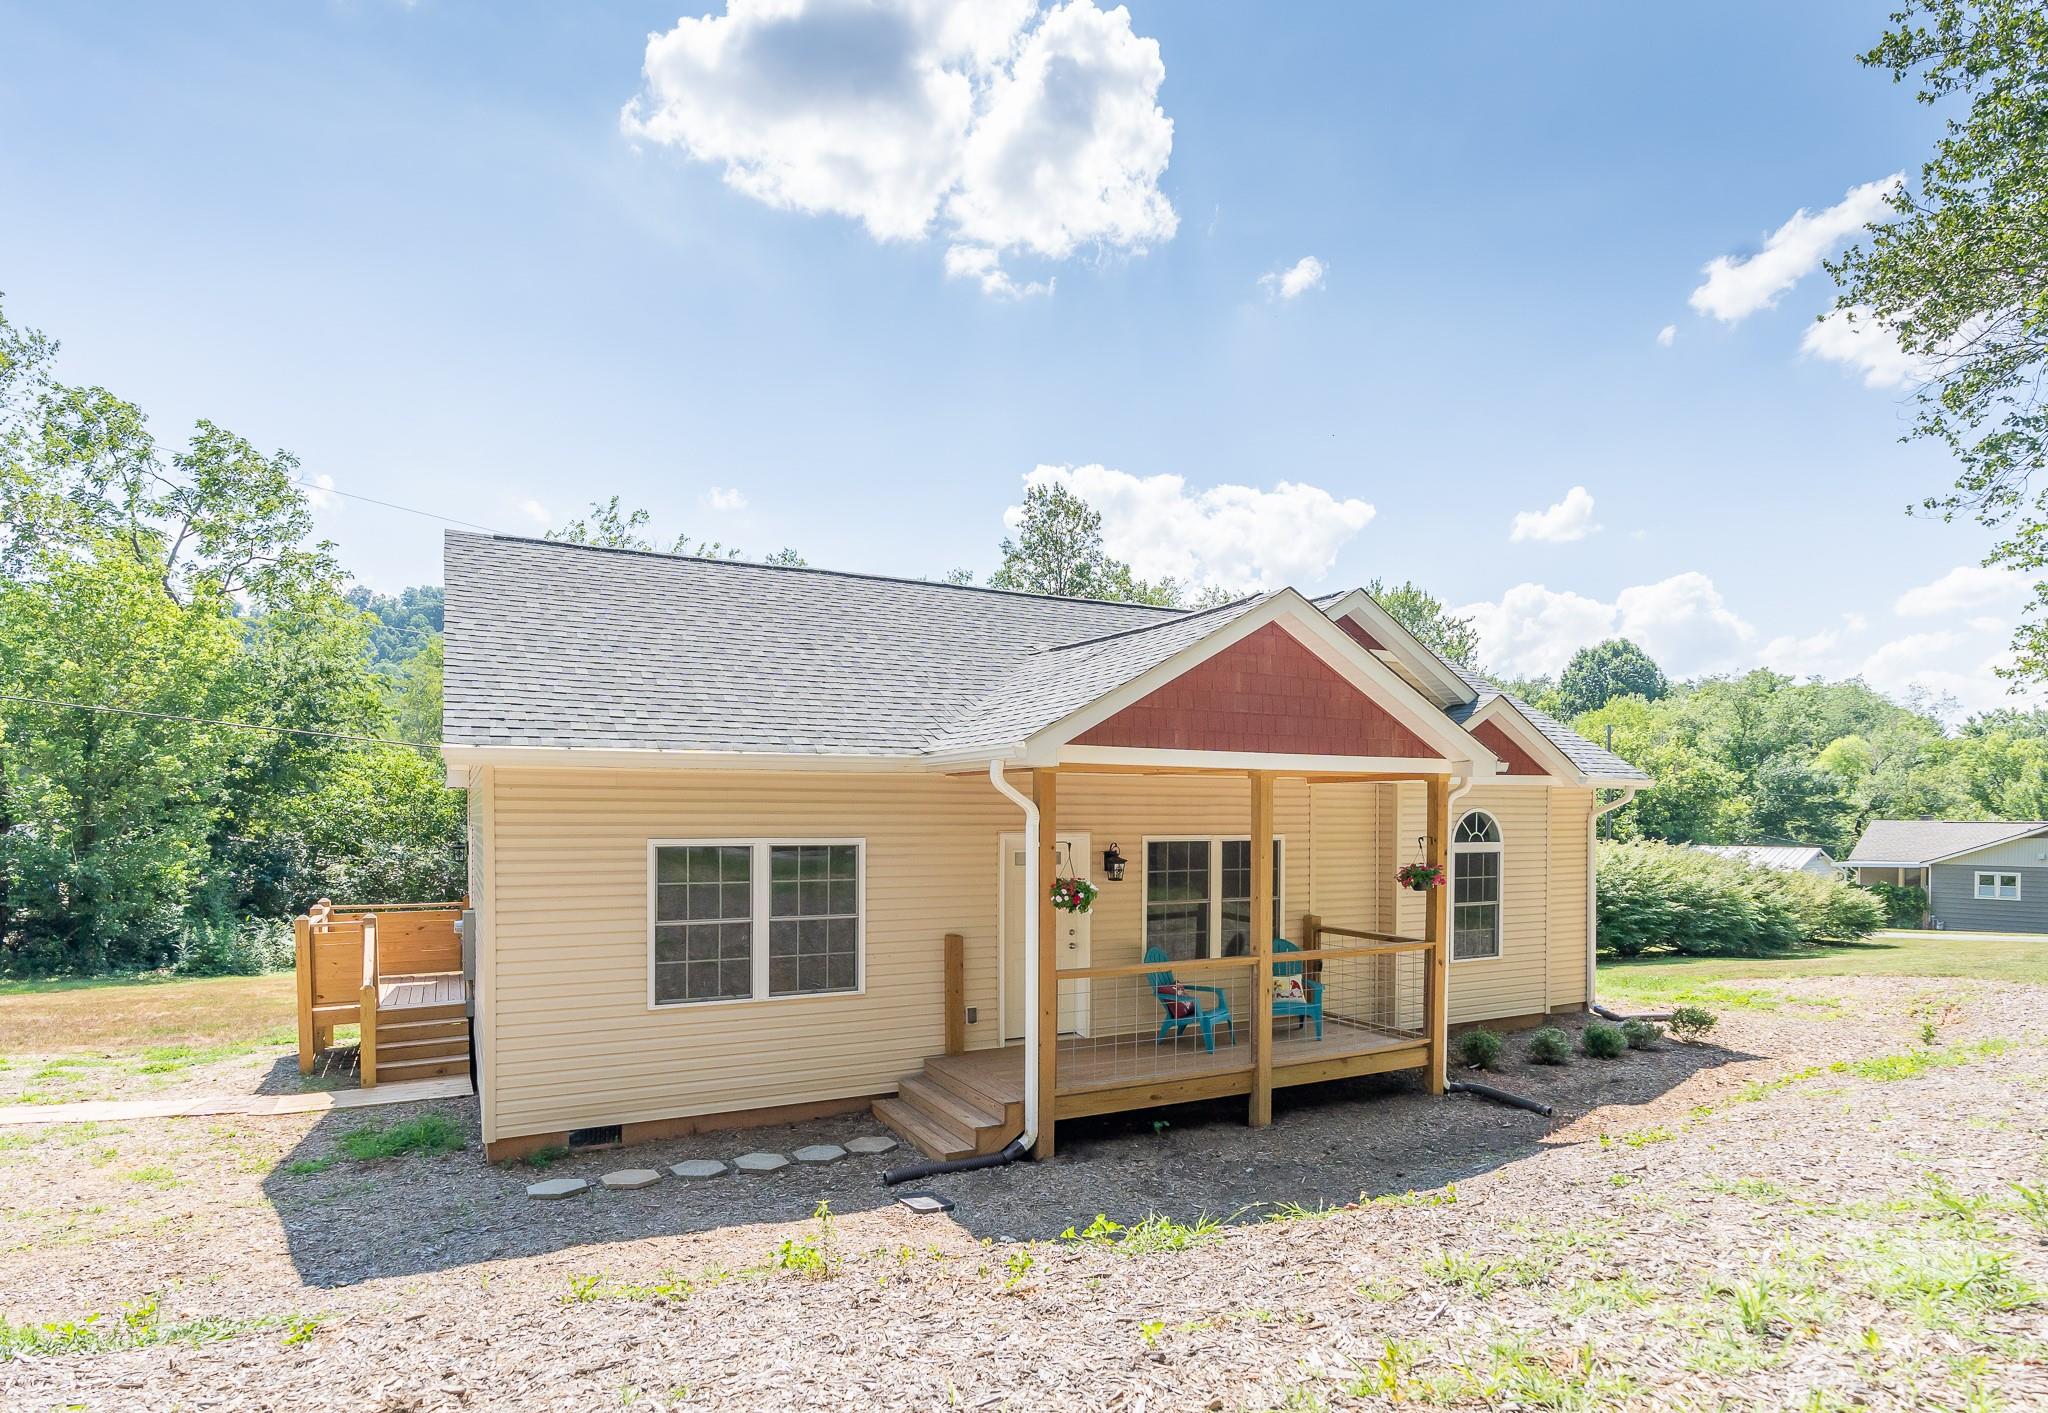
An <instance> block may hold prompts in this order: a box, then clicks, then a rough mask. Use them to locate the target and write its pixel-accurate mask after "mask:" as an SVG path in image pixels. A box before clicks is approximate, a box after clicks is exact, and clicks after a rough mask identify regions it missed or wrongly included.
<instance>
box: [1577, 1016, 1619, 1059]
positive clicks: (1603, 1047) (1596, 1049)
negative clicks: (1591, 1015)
mask: <svg viewBox="0 0 2048 1413" xmlns="http://www.w3.org/2000/svg"><path fill="white" fill-rule="evenodd" d="M1579 1046H1580V1048H1581V1049H1583V1050H1584V1051H1585V1052H1586V1053H1587V1054H1588V1055H1590V1056H1592V1057H1593V1058H1594V1059H1596V1060H1612V1059H1616V1058H1619V1056H1620V1055H1621V1053H1622V1052H1623V1051H1624V1050H1626V1049H1628V1037H1627V1036H1626V1035H1624V1034H1622V1030H1621V1027H1620V1026H1618V1025H1608V1024H1607V1023H1606V1022H1604V1021H1594V1022H1593V1023H1592V1024H1590V1025H1588V1026H1587V1027H1586V1028H1585V1030H1583V1031H1582V1032H1580V1034H1579Z"/></svg>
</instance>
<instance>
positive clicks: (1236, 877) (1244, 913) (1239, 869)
mask: <svg viewBox="0 0 2048 1413" xmlns="http://www.w3.org/2000/svg"><path fill="white" fill-rule="evenodd" d="M1222 907H1223V955H1224V956H1226V957H1242V956H1245V955H1247V954H1249V953H1250V951H1251V946H1252V844H1251V840H1249V839H1225V840H1224V841H1223V904H1222ZM1273 935H1274V936H1275V937H1281V936H1285V935H1286V934H1285V932H1284V930H1283V929H1282V928H1281V926H1280V841H1279V840H1278V839H1275V840H1274V841H1273Z"/></svg>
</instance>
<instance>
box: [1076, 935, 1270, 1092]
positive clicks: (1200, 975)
mask: <svg viewBox="0 0 2048 1413" xmlns="http://www.w3.org/2000/svg"><path fill="white" fill-rule="evenodd" d="M1103 971H1107V972H1108V973H1109V974H1107V975H1104V974H1100V973H1101V972H1103ZM1255 973H1256V964H1255V963H1254V962H1253V960H1252V959H1251V958H1249V957H1245V958H1231V959H1228V960H1221V961H1202V962H1192V963H1176V964H1173V965H1171V966H1162V967H1161V968H1160V969H1158V970H1156V971H1151V972H1141V973H1137V974H1131V969H1130V968H1107V969H1097V971H1096V973H1095V974H1090V973H1089V972H1087V971H1086V970H1084V971H1083V972H1082V973H1081V974H1078V975H1069V974H1062V975H1061V977H1060V979H1059V987H1060V1035H1059V1042H1058V1054H1057V1057H1056V1059H1055V1064H1056V1066H1057V1071H1058V1083H1059V1088H1060V1089H1061V1090H1062V1091H1072V1090H1076V1089H1090V1088H1099V1087H1101V1086H1104V1085H1114V1084H1129V1083H1136V1082H1139V1081H1143V1080H1151V1079H1160V1078H1169V1079H1170V1078H1181V1077H1189V1078H1191V1077H1193V1076H1196V1075H1202V1074H1216V1073H1220V1072H1223V1071H1227V1070H1238V1069H1249V1068H1251V1066H1252V1063H1253V1053H1252V1020H1253V1016H1252V981H1253V977H1254V975H1255Z"/></svg>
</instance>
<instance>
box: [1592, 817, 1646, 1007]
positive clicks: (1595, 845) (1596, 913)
mask: <svg viewBox="0 0 2048 1413" xmlns="http://www.w3.org/2000/svg"><path fill="white" fill-rule="evenodd" d="M1640 789H1642V786H1640V785H1624V786H1622V787H1621V798H1620V799H1618V800H1613V801H1610V802H1609V803H1607V804H1604V805H1600V804H1596V805H1595V807H1594V810H1593V817H1592V818H1591V819H1590V820H1588V821H1587V823H1586V1009H1587V1010H1589V1011H1590V1010H1592V1009H1593V1002H1594V1000H1595V999H1596V998H1595V996H1594V994H1593V983H1594V980H1595V978H1596V977H1597V976H1598V975H1599V947H1600V937H1599V931H1600V816H1601V815H1603V814H1613V813H1614V812H1615V811H1616V810H1618V809H1620V808H1621V807H1622V806H1623V805H1625V804H1627V803H1628V802H1629V801H1630V800H1633V799H1634V798H1635V797H1636V791H1638V790H1640ZM1593 798H1594V800H1595V801H1598V800H1599V798H1600V793H1599V791H1598V790H1597V789H1596V790H1595V791H1594V792H1593Z"/></svg>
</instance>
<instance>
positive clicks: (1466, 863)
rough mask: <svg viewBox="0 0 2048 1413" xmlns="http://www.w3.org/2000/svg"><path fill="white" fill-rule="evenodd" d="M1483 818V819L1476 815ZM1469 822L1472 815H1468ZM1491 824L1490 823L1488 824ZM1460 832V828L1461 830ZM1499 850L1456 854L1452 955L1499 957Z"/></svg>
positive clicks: (1452, 911)
mask: <svg viewBox="0 0 2048 1413" xmlns="http://www.w3.org/2000/svg"><path fill="white" fill-rule="evenodd" d="M1476 817H1477V818H1482V819H1483V818H1485V816H1483V815H1481V816H1476ZM1466 818H1467V820H1468V821H1469V820H1470V819H1472V818H1475V816H1470V815H1468V816H1467V817H1466ZM1489 823H1490V821H1489ZM1460 832H1463V827H1462V826H1461V827H1460ZM1500 858H1501V856H1500V851H1499V850H1497V849H1475V850H1472V851H1470V852H1465V853H1459V854H1457V855H1456V856H1455V857H1454V859H1453V860H1452V866H1451V956H1452V957H1453V958H1456V959H1459V960H1467V959H1472V958H1479V957H1497V956H1499V955H1500Z"/></svg>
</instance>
